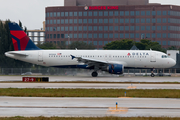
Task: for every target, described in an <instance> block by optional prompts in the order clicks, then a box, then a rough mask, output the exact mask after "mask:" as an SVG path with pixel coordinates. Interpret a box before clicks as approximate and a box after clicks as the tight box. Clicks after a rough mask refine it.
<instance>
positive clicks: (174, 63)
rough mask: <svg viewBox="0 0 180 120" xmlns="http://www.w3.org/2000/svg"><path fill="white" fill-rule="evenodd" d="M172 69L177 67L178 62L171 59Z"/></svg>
mask: <svg viewBox="0 0 180 120" xmlns="http://www.w3.org/2000/svg"><path fill="white" fill-rule="evenodd" d="M170 64H171V67H173V66H175V65H176V61H175V60H174V59H171V63H170Z"/></svg>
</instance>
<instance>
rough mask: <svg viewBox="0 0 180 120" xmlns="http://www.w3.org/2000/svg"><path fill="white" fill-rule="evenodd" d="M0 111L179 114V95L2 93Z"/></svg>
mask: <svg viewBox="0 0 180 120" xmlns="http://www.w3.org/2000/svg"><path fill="white" fill-rule="evenodd" d="M116 102H118V109H117V110H116V109H115V104H116ZM0 111H1V112H0V117H10V116H27V117H29V116H46V117H50V116H61V117H81V116H83V117H95V116H119V117H137V116H145V117H149V116H152V117H161V116H168V117H169V116H170V117H180V114H179V112H180V99H159V98H158V99H157V98H47V97H0Z"/></svg>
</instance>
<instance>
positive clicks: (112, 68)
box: [107, 64, 124, 74]
mask: <svg viewBox="0 0 180 120" xmlns="http://www.w3.org/2000/svg"><path fill="white" fill-rule="evenodd" d="M107 71H108V72H109V73H111V74H123V73H124V66H123V65H121V64H110V65H108V66H107Z"/></svg>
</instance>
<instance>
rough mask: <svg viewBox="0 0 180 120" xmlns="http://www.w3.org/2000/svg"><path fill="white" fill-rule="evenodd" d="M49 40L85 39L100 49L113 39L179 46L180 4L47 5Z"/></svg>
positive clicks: (122, 0)
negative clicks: (144, 40) (147, 40)
mask: <svg viewBox="0 0 180 120" xmlns="http://www.w3.org/2000/svg"><path fill="white" fill-rule="evenodd" d="M45 34H46V38H45V40H46V42H51V43H54V44H61V43H62V42H66V44H69V43H70V42H73V41H84V42H86V43H92V44H94V45H95V46H96V47H97V48H98V49H102V48H103V46H104V45H105V44H107V43H109V42H111V41H114V40H121V39H133V40H135V41H140V39H150V40H152V41H157V42H159V44H161V45H162V46H163V47H164V48H167V47H170V46H177V47H180V6H175V5H161V4H157V3H154V4H152V3H149V0H64V6H63V7H62V6H57V7H47V8H46V31H45Z"/></svg>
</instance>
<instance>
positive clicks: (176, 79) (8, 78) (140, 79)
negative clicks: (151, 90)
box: [0, 76, 180, 82]
mask: <svg viewBox="0 0 180 120" xmlns="http://www.w3.org/2000/svg"><path fill="white" fill-rule="evenodd" d="M22 77H26V76H0V81H1V82H2V81H22ZM29 77H33V76H29ZM35 77H38V76H35ZM39 77H49V81H50V82H65V81H68V82H69V81H91V82H180V79H179V78H180V77H153V78H152V77H117V76H112V77H109V76H106V77H96V78H94V77H91V76H89V77H84V76H39Z"/></svg>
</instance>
